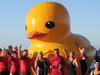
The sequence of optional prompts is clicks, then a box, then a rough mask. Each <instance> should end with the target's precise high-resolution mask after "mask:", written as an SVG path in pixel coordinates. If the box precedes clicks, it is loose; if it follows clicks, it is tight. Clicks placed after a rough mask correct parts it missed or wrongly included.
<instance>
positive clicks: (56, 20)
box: [26, 2, 94, 75]
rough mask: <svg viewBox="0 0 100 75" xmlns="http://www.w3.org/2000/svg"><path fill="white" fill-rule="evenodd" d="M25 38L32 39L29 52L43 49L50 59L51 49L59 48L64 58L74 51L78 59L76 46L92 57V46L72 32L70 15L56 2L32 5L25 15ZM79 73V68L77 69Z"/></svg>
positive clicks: (78, 54)
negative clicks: (82, 48)
mask: <svg viewBox="0 0 100 75" xmlns="http://www.w3.org/2000/svg"><path fill="white" fill-rule="evenodd" d="M26 31H27V38H28V39H31V40H32V44H31V46H30V48H29V54H31V55H33V56H36V54H37V52H39V51H43V53H44V55H45V56H46V57H47V58H48V59H50V57H51V56H52V52H53V49H55V48H59V49H60V54H61V55H62V56H63V57H64V58H65V59H66V55H65V51H64V49H66V50H67V54H69V52H70V51H74V52H75V54H76V57H77V59H80V52H79V51H78V46H77V44H78V45H79V46H80V47H84V48H86V52H87V54H88V56H89V58H90V59H92V58H93V57H94V50H93V49H94V48H93V47H92V46H91V44H90V42H89V41H88V40H87V39H86V38H85V37H83V36H81V35H78V34H73V33H72V32H71V30H70V17H69V13H68V11H67V9H66V8H65V7H64V6H63V5H61V4H59V3H56V2H43V3H40V4H37V5H35V6H33V7H32V8H31V9H30V10H29V12H28V14H27V16H26ZM77 73H78V75H81V73H80V69H78V71H77ZM66 75H67V74H66Z"/></svg>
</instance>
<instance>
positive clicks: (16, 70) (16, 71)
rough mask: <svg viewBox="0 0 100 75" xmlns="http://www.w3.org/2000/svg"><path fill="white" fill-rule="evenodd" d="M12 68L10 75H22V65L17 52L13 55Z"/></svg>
mask: <svg viewBox="0 0 100 75" xmlns="http://www.w3.org/2000/svg"><path fill="white" fill-rule="evenodd" d="M11 55H12V57H11V67H10V75H20V63H19V58H18V53H17V52H16V51H12V53H11Z"/></svg>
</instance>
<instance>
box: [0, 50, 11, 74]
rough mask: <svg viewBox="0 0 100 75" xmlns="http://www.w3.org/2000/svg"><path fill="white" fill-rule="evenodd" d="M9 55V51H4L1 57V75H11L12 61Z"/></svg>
mask: <svg viewBox="0 0 100 75" xmlns="http://www.w3.org/2000/svg"><path fill="white" fill-rule="evenodd" d="M7 55H8V53H7V51H6V50H4V51H3V52H2V56H0V75H9V70H10V59H9V57H8V56H7Z"/></svg>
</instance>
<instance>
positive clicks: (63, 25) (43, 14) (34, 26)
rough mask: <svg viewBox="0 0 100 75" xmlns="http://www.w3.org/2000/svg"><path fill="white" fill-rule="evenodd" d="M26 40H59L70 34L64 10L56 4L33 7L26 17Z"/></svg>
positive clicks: (66, 14) (67, 17)
mask: <svg viewBox="0 0 100 75" xmlns="http://www.w3.org/2000/svg"><path fill="white" fill-rule="evenodd" d="M26 31H27V38H28V39H32V40H34V39H39V40H44V41H51V40H61V39H62V38H64V37H65V36H67V35H68V34H69V33H70V19H69V14H68V11H67V10H66V8H65V7H64V6H63V5H61V4H59V3H56V2H43V3H40V4H37V5H35V6H33V7H32V8H31V9H30V10H29V12H28V14H27V16H26Z"/></svg>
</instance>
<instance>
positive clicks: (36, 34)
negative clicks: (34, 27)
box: [27, 31, 46, 39]
mask: <svg viewBox="0 0 100 75" xmlns="http://www.w3.org/2000/svg"><path fill="white" fill-rule="evenodd" d="M45 35H46V33H41V32H37V31H33V32H31V33H30V34H29V35H28V37H27V38H28V39H35V38H40V37H43V36H45Z"/></svg>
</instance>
